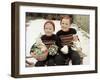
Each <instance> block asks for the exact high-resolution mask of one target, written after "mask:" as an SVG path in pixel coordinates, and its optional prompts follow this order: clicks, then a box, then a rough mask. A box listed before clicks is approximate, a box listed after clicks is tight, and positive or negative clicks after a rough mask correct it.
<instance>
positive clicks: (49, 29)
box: [35, 21, 59, 66]
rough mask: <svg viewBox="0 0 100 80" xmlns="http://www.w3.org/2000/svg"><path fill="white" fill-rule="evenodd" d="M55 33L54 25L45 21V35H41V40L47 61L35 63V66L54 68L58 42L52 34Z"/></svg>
mask: <svg viewBox="0 0 100 80" xmlns="http://www.w3.org/2000/svg"><path fill="white" fill-rule="evenodd" d="M54 31H55V25H54V23H53V22H52V21H47V22H45V24H44V32H45V34H44V35H42V37H41V40H42V42H43V43H44V44H45V45H46V47H47V49H48V56H47V59H46V60H44V61H38V62H36V64H35V66H45V65H47V66H55V57H56V55H57V51H58V47H57V46H58V45H59V42H57V41H58V40H57V37H56V35H55V34H53V32H54Z"/></svg>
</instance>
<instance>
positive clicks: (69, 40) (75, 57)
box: [56, 15, 81, 65]
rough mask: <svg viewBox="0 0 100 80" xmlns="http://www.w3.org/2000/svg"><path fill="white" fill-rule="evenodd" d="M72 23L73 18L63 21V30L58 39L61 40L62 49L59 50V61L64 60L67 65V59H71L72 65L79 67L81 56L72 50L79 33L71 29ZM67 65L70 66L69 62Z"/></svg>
mask: <svg viewBox="0 0 100 80" xmlns="http://www.w3.org/2000/svg"><path fill="white" fill-rule="evenodd" d="M71 22H72V18H71V17H70V16H69V15H68V16H64V17H63V18H62V19H61V21H60V25H61V30H60V31H58V32H57V34H56V35H57V37H58V38H59V39H60V43H61V47H60V50H59V53H60V55H59V57H57V58H56V61H57V60H62V58H63V59H64V60H62V63H66V59H68V58H70V59H71V60H72V65H79V64H80V63H81V59H80V55H79V54H78V52H77V51H74V50H72V46H73V40H74V39H75V38H76V36H74V35H75V34H76V33H77V32H76V30H75V29H73V28H70V26H71ZM67 64H69V63H68V62H67ZM58 65H59V64H58Z"/></svg>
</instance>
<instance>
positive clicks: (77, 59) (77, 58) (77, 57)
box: [71, 51, 81, 65]
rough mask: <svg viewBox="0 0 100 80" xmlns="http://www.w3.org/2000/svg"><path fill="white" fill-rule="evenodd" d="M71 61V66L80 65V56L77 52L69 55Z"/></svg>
mask: <svg viewBox="0 0 100 80" xmlns="http://www.w3.org/2000/svg"><path fill="white" fill-rule="evenodd" d="M71 59H72V64H73V65H77V64H80V63H81V58H80V55H79V54H78V52H76V51H74V52H73V53H72V55H71Z"/></svg>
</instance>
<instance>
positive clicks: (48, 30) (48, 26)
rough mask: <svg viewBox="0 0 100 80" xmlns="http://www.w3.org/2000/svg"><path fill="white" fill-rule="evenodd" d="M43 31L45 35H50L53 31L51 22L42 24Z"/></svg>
mask: <svg viewBox="0 0 100 80" xmlns="http://www.w3.org/2000/svg"><path fill="white" fill-rule="evenodd" d="M44 32H45V34H46V35H47V36H51V35H52V34H53V32H54V26H53V25H52V24H51V23H46V24H45V26H44Z"/></svg>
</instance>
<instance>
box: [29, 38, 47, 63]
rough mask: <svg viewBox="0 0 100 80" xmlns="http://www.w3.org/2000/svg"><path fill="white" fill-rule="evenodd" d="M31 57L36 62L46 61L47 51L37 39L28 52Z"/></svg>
mask: <svg viewBox="0 0 100 80" xmlns="http://www.w3.org/2000/svg"><path fill="white" fill-rule="evenodd" d="M30 53H31V55H32V56H33V57H34V58H35V59H37V60H38V61H43V60H46V58H47V55H48V50H47V48H46V46H45V44H43V42H42V40H41V39H40V38H38V39H37V40H36V42H35V43H34V44H33V46H32V47H31V50H30Z"/></svg>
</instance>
